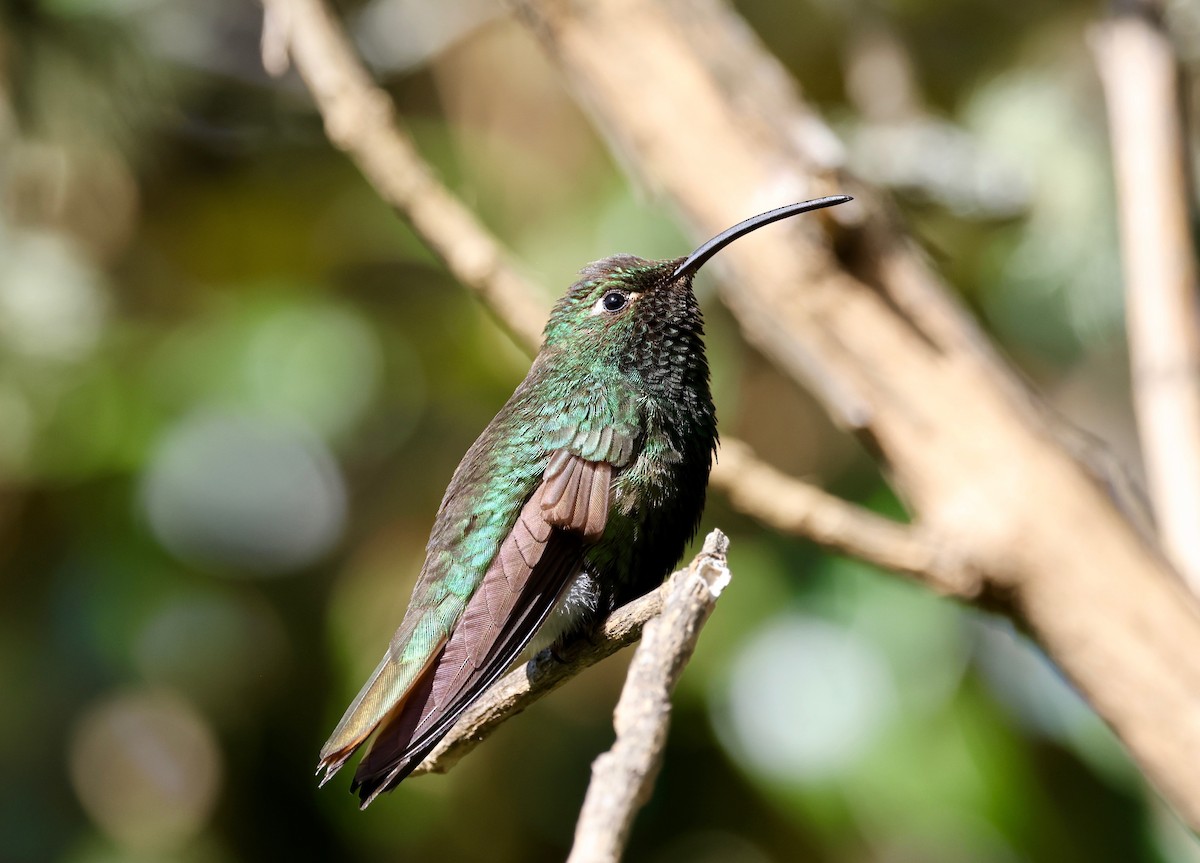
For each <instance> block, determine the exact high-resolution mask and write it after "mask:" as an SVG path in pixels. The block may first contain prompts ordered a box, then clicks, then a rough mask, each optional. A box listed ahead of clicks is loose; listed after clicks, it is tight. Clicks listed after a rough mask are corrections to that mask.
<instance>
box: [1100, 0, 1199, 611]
mask: <svg viewBox="0 0 1200 863" xmlns="http://www.w3.org/2000/svg"><path fill="white" fill-rule="evenodd" d="M1121 5H1125V6H1127V7H1128V8H1127V9H1126V11H1125V12H1124V13H1122V14H1116V15H1114V16H1112V17H1111V18H1109V19H1108V20H1107V21H1105V22H1104V23H1103V24H1100V25H1098V26H1097V27H1096V29H1095V30H1094V31H1093V32H1092V34H1091V35H1092V40H1091V41H1092V48H1093V51H1094V53H1095V56H1096V66H1097V69H1098V71H1099V73H1100V81H1101V83H1102V84H1103V86H1104V95H1105V101H1106V103H1107V107H1108V118H1109V130H1110V138H1111V139H1112V147H1113V166H1114V169H1115V174H1116V181H1117V192H1118V195H1119V199H1120V202H1121V207H1120V212H1119V216H1120V228H1121V256H1122V259H1123V263H1124V270H1125V308H1126V315H1125V317H1126V323H1127V329H1128V332H1129V350H1130V364H1131V366H1132V367H1133V396H1134V407H1135V413H1136V416H1137V425H1138V435H1139V437H1140V438H1141V442H1142V452H1143V461H1144V462H1145V466H1146V476H1147V485H1148V486H1149V491H1150V495H1151V497H1152V498H1153V501H1154V510H1155V515H1156V517H1157V521H1158V525H1159V529H1160V532H1161V533H1162V537H1163V546H1164V548H1165V549H1166V551H1167V552H1168V553H1169V554H1170V555H1171V559H1172V560H1173V561H1174V562H1175V565H1176V566H1178V567H1179V569H1180V571H1181V572H1182V573H1183V574H1184V575H1185V576H1186V577H1187V579H1188V583H1189V584H1190V585H1191V588H1192V591H1193V592H1194V593H1200V529H1197V528H1198V526H1200V306H1198V305H1197V295H1196V288H1197V284H1196V259H1195V252H1194V250H1193V239H1192V230H1191V214H1190V212H1189V205H1188V201H1189V196H1190V193H1191V184H1190V181H1189V176H1188V167H1187V154H1186V149H1185V139H1184V128H1183V122H1182V118H1181V116H1180V115H1181V111H1182V104H1183V101H1182V99H1181V95H1180V92H1179V67H1178V63H1177V62H1176V59H1175V52H1174V49H1173V48H1172V47H1171V40H1170V38H1169V36H1168V35H1167V33H1166V29H1165V27H1164V26H1163V23H1162V19H1161V16H1162V11H1163V10H1162V8H1161V4H1159V3H1156V2H1152V0H1140V2H1136V3H1129V4H1121Z"/></svg>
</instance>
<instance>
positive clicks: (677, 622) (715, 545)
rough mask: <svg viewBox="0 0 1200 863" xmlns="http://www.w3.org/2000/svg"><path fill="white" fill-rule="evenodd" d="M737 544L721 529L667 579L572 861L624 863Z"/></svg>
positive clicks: (596, 773)
mask: <svg viewBox="0 0 1200 863" xmlns="http://www.w3.org/2000/svg"><path fill="white" fill-rule="evenodd" d="M728 545H729V542H728V540H727V539H726V538H725V536H724V534H722V533H721V532H720V531H716V530H714V531H713V532H712V533H711V534H709V536H708V538H707V539H706V540H705V542H704V550H703V551H701V552H700V554H699V555H697V556H696V559H695V560H693V561H692V564H691V566H689V567H688V568H687V570H685V571H684V572H680V573H676V574H675V575H674V576H672V577H671V580H670V581H669V582H668V583H667V585H666V586H667V588H668V593H667V598H666V600H665V602H664V605H663V610H662V614H660V615H659V616H658V617H656V618H654V619H653V620H651V621H649V622H648V623H647V624H646V628H645V630H644V632H643V633H642V643H641V644H639V645H638V649H637V652H636V653H635V654H634V656H633V662H632V663H631V664H630V666H629V674H628V675H627V676H626V678H625V688H624V689H623V690H622V691H621V699H620V701H618V702H617V709H616V711H615V712H614V714H613V726H614V727H615V728H616V732H617V739H616V742H615V743H613V745H612V748H611V749H610V750H609V751H608V752H605V753H604V754H602V755H601V756H600V757H598V758H597V759H596V761H595V762H594V763H593V764H592V781H591V784H590V785H589V786H588V790H587V795H586V796H585V797H584V800H583V810H582V811H581V812H580V815H579V822H578V823H577V824H576V827H575V844H574V846H573V847H572V848H571V855H570V856H569V857H568V858H567V863H616V861H618V860H620V859H621V855H622V853H623V852H624V850H625V844H626V842H627V841H628V839H629V830H630V828H631V827H632V826H633V819H634V816H635V815H637V812H638V810H639V809H640V808H641V807H642V806H643V805H644V804H645V802H646V801H647V800H648V799H649V797H650V792H651V790H652V789H653V787H654V780H655V779H656V778H657V777H658V770H659V767H660V766H661V764H662V754H663V749H664V748H665V747H666V743H667V727H668V726H669V724H670V721H671V692H672V691H673V690H674V689H675V684H676V683H678V682H679V677H680V675H682V674H683V668H684V666H685V665H686V664H687V661H688V659H690V658H691V656H692V652H693V651H694V650H695V649H696V641H697V640H698V639H699V638H700V628H701V627H702V626H704V622H705V621H706V620H708V616H709V615H710V614H712V610H713V608H714V607H715V605H716V602H717V599H718V597H720V595H721V592H722V591H723V590H724V589H725V587H726V585H728V583H729V578H730V573H729V569H728V567H727V566H726V565H725V553H726V550H727V549H728Z"/></svg>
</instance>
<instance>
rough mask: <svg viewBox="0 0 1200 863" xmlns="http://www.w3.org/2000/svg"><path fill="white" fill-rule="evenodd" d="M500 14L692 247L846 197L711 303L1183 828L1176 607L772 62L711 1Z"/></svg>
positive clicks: (530, 7) (1183, 691)
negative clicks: (1015, 625) (726, 310)
mask: <svg viewBox="0 0 1200 863" xmlns="http://www.w3.org/2000/svg"><path fill="white" fill-rule="evenodd" d="M511 2H513V5H515V6H516V8H517V10H518V12H519V16H520V18H521V19H522V20H523V21H525V22H527V23H528V24H529V26H530V29H531V31H532V32H533V33H534V34H535V35H536V36H537V37H538V38H539V39H540V40H542V42H543V43H544V44H545V46H546V48H547V50H548V53H549V54H550V56H551V57H552V58H553V59H554V60H555V62H556V63H557V64H558V65H559V67H560V68H561V69H562V71H563V73H564V75H565V76H566V78H567V79H568V81H569V82H570V84H571V85H572V87H573V88H574V90H575V91H576V92H577V93H579V95H580V97H581V101H582V103H583V104H584V105H586V106H587V107H588V108H589V109H590V110H591V111H592V113H593V115H594V117H595V120H596V122H597V124H598V125H599V126H600V127H601V128H602V129H603V130H604V134H605V137H606V138H607V139H608V140H610V141H613V142H614V144H615V146H617V147H619V148H620V150H621V153H622V156H623V159H624V161H625V163H627V164H630V165H632V166H634V167H635V170H636V171H637V173H638V175H639V176H642V177H645V178H647V179H648V180H650V181H651V182H652V183H653V185H654V187H655V188H656V189H657V190H658V191H659V192H660V193H661V194H662V195H663V197H664V198H666V200H668V201H669V202H670V203H671V204H673V205H674V206H675V207H676V208H677V209H678V210H679V212H681V213H683V214H684V215H685V216H686V218H687V219H688V221H689V222H691V223H692V224H693V225H694V226H695V227H696V228H697V235H698V236H707V235H709V234H711V233H715V232H716V231H717V230H720V229H721V228H722V227H723V226H725V225H727V224H730V223H731V222H733V221H736V220H737V219H739V218H742V217H743V216H744V215H745V214H747V213H753V212H757V211H759V210H762V209H764V208H765V207H766V206H770V205H771V204H775V203H780V202H783V201H787V200H793V199H795V198H796V197H799V196H801V195H807V194H823V193H827V192H833V191H839V192H841V191H845V192H849V193H850V194H854V195H855V196H856V197H857V198H858V201H856V203H858V204H860V205H861V210H860V212H859V219H858V221H857V222H856V223H842V224H838V223H837V222H836V221H834V220H837V219H841V218H843V216H842V215H840V214H839V213H838V211H845V210H848V209H850V207H851V206H853V205H849V206H847V207H841V208H838V211H832V212H831V213H830V214H828V215H827V216H826V217H825V218H824V219H822V218H814V219H810V220H807V221H804V220H796V221H795V222H794V223H792V224H785V225H781V226H779V228H778V230H775V229H772V230H770V231H760V232H758V233H757V234H756V235H755V236H754V237H751V238H747V239H745V240H743V241H742V242H741V243H740V244H735V245H734V246H731V247H730V248H729V249H728V250H726V251H725V252H724V253H723V258H722V260H721V262H720V263H721V264H723V265H724V268H725V271H726V273H727V274H728V275H729V278H728V279H727V281H726V287H725V289H724V292H723V297H724V298H725V299H726V301H727V303H728V304H729V306H730V308H731V310H732V311H733V312H734V314H735V315H736V316H737V318H738V320H739V321H740V323H741V324H742V327H743V331H744V332H745V334H746V336H747V338H749V339H750V340H751V341H753V342H754V343H755V344H756V345H758V346H759V347H760V348H761V349H762V350H763V352H764V353H765V354H766V355H767V356H769V357H771V358H772V359H773V360H774V361H775V362H776V363H777V364H778V365H779V366H780V367H781V368H782V369H784V370H786V371H788V372H790V373H791V374H792V375H793V376H794V377H796V378H797V379H799V380H802V381H805V382H808V383H809V384H810V385H811V386H812V387H813V389H814V392H815V393H816V394H817V396H818V397H820V398H822V399H823V400H824V401H825V403H826V405H827V407H828V408H829V410H830V412H831V413H832V414H833V415H834V416H835V418H837V419H839V420H840V421H841V422H843V423H844V424H846V425H847V426H849V427H850V428H852V429H854V430H855V431H856V432H857V433H858V434H859V435H860V436H861V437H863V438H864V439H866V440H867V441H869V443H870V446H871V449H872V451H873V452H875V453H877V454H878V455H879V456H880V458H881V459H882V460H883V461H884V463H885V468H886V469H887V471H888V473H889V476H890V477H891V478H892V480H893V481H894V483H895V485H896V488H897V491H898V492H899V493H900V494H901V495H902V496H903V497H904V499H905V501H906V503H907V504H908V506H909V509H910V511H911V512H913V514H914V518H915V520H916V521H917V523H918V524H919V525H920V527H921V530H922V531H924V532H926V535H934V536H940V537H948V538H951V539H952V540H953V547H955V548H956V549H957V550H958V554H959V555H961V560H962V564H963V565H964V566H966V567H967V568H968V570H969V571H971V572H973V573H978V574H979V576H980V577H981V578H982V579H983V580H984V582H985V593H986V594H987V595H988V596H989V597H994V598H1002V599H1004V600H1006V601H1007V604H1008V605H1009V607H1010V608H1011V609H1012V612H1013V613H1014V614H1015V616H1017V617H1019V618H1020V619H1021V620H1022V622H1023V623H1024V624H1025V625H1026V626H1027V627H1028V628H1029V629H1030V630H1031V631H1032V632H1033V633H1034V634H1035V635H1036V637H1037V638H1038V640H1039V641H1040V643H1041V644H1042V646H1043V647H1044V648H1045V649H1046V651H1047V653H1049V654H1050V656H1051V657H1052V658H1053V659H1054V660H1055V661H1056V662H1057V663H1058V664H1059V665H1060V666H1061V667H1062V669H1063V670H1064V671H1065V672H1066V673H1067V674H1068V675H1069V676H1070V677H1071V678H1072V680H1073V681H1074V682H1075V684H1076V685H1077V686H1078V688H1079V689H1080V690H1081V691H1082V692H1083V693H1084V695H1085V696H1086V697H1087V698H1088V699H1089V701H1090V702H1091V703H1092V705H1093V706H1094V707H1095V709H1096V710H1097V711H1098V712H1099V713H1100V714H1101V715H1102V716H1103V717H1104V718H1105V720H1107V722H1108V723H1109V724H1110V725H1111V726H1112V727H1113V729H1114V730H1115V731H1116V733H1117V734H1118V735H1119V736H1120V737H1121V739H1122V740H1123V741H1124V742H1125V743H1126V745H1127V746H1128V747H1129V750H1130V752H1131V753H1132V754H1133V756H1134V757H1135V758H1136V759H1137V761H1138V762H1139V764H1140V765H1141V767H1142V769H1143V770H1144V771H1145V772H1146V774H1147V775H1148V776H1149V777H1150V778H1151V779H1152V780H1153V781H1154V782H1155V783H1156V785H1157V786H1158V787H1159V789H1160V790H1161V791H1162V792H1163V794H1164V795H1165V796H1166V797H1167V799H1168V800H1170V801H1171V802H1172V803H1173V804H1174V805H1175V806H1176V807H1177V808H1178V810H1179V811H1180V813H1181V814H1182V815H1183V816H1184V817H1185V819H1186V820H1187V821H1188V823H1190V824H1191V825H1192V826H1193V827H1200V773H1198V772H1197V771H1196V770H1195V769H1194V765H1195V764H1197V763H1200V612H1198V609H1197V606H1196V605H1195V603H1194V601H1193V600H1192V598H1191V597H1190V595H1189V594H1188V593H1187V592H1186V591H1185V590H1183V589H1182V585H1181V584H1180V582H1179V580H1178V576H1177V575H1176V574H1175V573H1174V572H1173V571H1172V570H1171V569H1170V568H1169V566H1167V565H1166V564H1165V563H1164V561H1163V559H1162V558H1161V556H1160V555H1159V554H1158V553H1157V552H1156V550H1155V549H1152V548H1150V547H1148V546H1147V545H1145V544H1144V542H1143V540H1142V538H1141V537H1140V535H1139V534H1138V532H1137V531H1136V530H1135V529H1134V528H1133V527H1132V526H1131V525H1130V523H1129V522H1128V521H1127V520H1126V519H1125V518H1124V517H1123V516H1122V514H1121V513H1120V512H1119V511H1118V510H1117V508H1116V507H1115V506H1114V505H1113V503H1112V501H1111V500H1110V499H1109V497H1108V494H1107V493H1106V492H1105V491H1104V490H1103V488H1102V486H1101V484H1099V483H1097V482H1096V481H1094V480H1093V479H1092V477H1091V476H1090V475H1089V473H1088V471H1086V470H1085V469H1084V468H1083V467H1082V466H1081V464H1080V463H1079V462H1078V461H1076V460H1075V459H1074V458H1072V456H1071V454H1070V453H1068V452H1067V451H1066V450H1065V449H1064V448H1063V447H1062V446H1061V445H1060V444H1059V442H1058V441H1059V437H1060V435H1058V434H1057V433H1056V429H1055V426H1054V424H1053V423H1052V422H1051V421H1050V420H1049V419H1048V418H1047V417H1046V415H1045V412H1044V411H1043V410H1042V409H1040V407H1039V405H1038V402H1037V399H1036V398H1035V397H1033V396H1032V395H1031V394H1030V393H1028V392H1027V391H1026V390H1025V389H1024V388H1023V387H1022V386H1021V385H1020V384H1019V383H1018V381H1017V378H1016V376H1015V375H1014V374H1013V373H1012V372H1011V371H1010V370H1009V369H1008V368H1007V367H1005V366H1004V365H1003V364H1002V363H1001V362H1000V361H999V360H998V359H997V357H996V355H995V352H994V351H993V350H992V349H991V348H990V346H989V345H988V344H987V342H986V340H985V339H983V338H982V337H981V335H980V333H979V331H978V328H977V327H976V326H975V325H974V323H973V322H972V321H971V320H970V319H969V318H968V317H967V316H966V315H965V313H964V312H963V311H962V309H961V308H960V307H959V306H958V304H957V303H956V302H955V301H954V300H953V299H952V297H951V296H950V295H949V294H948V292H946V291H945V290H944V289H943V287H942V286H941V285H940V283H939V281H938V279H937V278H936V277H935V276H934V275H933V274H932V273H931V272H930V270H929V268H928V267H927V266H926V265H925V263H924V262H923V260H922V259H921V258H920V256H919V255H917V254H915V253H914V252H913V250H912V248H911V246H910V244H909V242H908V241H907V240H906V239H905V238H904V237H903V236H902V235H900V234H899V233H897V232H896V231H895V230H894V229H893V227H892V226H891V225H890V224H889V223H888V222H887V220H886V219H885V218H884V217H883V216H882V215H881V212H882V211H881V210H880V209H879V208H876V207H874V206H872V203H871V202H872V199H873V196H872V195H871V193H870V191H869V190H864V189H861V188H860V187H859V186H858V185H857V184H855V183H853V181H851V180H849V179H847V178H844V177H839V176H838V175H837V173H836V170H834V169H831V168H830V167H829V165H828V164H826V163H822V162H821V160H820V159H817V158H814V156H813V153H812V141H813V140H814V138H821V137H822V136H820V135H818V136H814V135H812V134H800V131H801V130H809V131H810V132H811V129H812V127H813V124H814V123H817V124H819V122H820V121H819V118H816V117H815V116H814V115H813V112H812V111H811V110H810V109H809V108H807V107H806V106H804V105H803V103H802V102H801V101H800V99H799V97H798V96H797V95H796V94H795V93H794V92H790V91H789V89H788V88H786V87H781V86H779V85H778V81H779V80H781V79H784V78H786V76H785V75H783V74H782V73H781V72H779V71H778V69H776V72H775V73H772V74H764V72H763V70H766V69H769V68H771V67H777V64H776V63H775V61H774V60H773V58H771V56H770V55H769V54H768V53H767V52H766V51H765V50H763V48H762V46H761V45H759V44H758V43H757V41H756V40H755V39H754V38H753V36H752V35H751V34H749V33H748V32H747V31H746V28H745V26H744V25H743V24H740V22H739V21H738V20H737V16H736V15H735V14H734V13H733V12H732V11H731V10H730V9H729V8H728V6H727V4H726V3H724V2H721V0H592V2H588V3H569V2H563V0H511ZM615 58H619V62H616V61H615ZM752 75H755V76H760V75H761V76H763V80H766V81H769V82H771V86H770V87H767V88H765V89H762V90H759V89H756V87H755V86H754V85H753V82H752V81H751V76H752ZM630 93H637V98H636V99H630V98H629V94H630ZM822 229H823V230H822ZM831 233H837V234H838V235H839V236H840V239H841V243H840V244H839V246H840V255H835V254H834V252H833V249H832V244H831V242H830V239H829V236H828V234H831ZM843 260H845V261H848V262H849V266H844V265H843Z"/></svg>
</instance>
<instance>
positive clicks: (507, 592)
mask: <svg viewBox="0 0 1200 863" xmlns="http://www.w3.org/2000/svg"><path fill="white" fill-rule="evenodd" d="M611 478H612V466H611V465H609V464H608V463H607V462H589V461H585V460H584V459H582V458H579V457H578V456H575V455H572V454H571V453H569V452H567V451H565V450H559V451H558V452H556V453H555V454H554V456H553V457H552V458H551V460H550V463H549V465H548V466H547V468H546V471H545V473H544V475H543V478H542V484H541V485H540V486H538V488H537V490H536V491H535V492H534V494H533V496H532V497H531V498H530V499H529V500H528V501H527V502H526V504H525V506H524V507H523V508H522V510H521V513H520V515H519V516H518V517H517V521H516V523H515V524H514V526H513V529H512V530H511V531H510V532H509V535H508V536H507V537H506V538H505V540H504V542H503V543H501V545H500V548H499V550H498V551H497V553H496V556H495V558H493V560H492V563H491V565H490V566H489V567H488V569H487V572H486V573H485V574H484V576H483V580H482V582H481V583H480V585H479V587H478V589H477V590H476V591H475V593H474V595H472V597H471V599H470V600H469V601H468V602H467V605H466V608H465V609H464V610H463V614H462V617H461V618H460V619H459V621H458V623H457V624H456V625H455V628H454V631H453V632H452V633H451V634H450V638H449V639H448V640H447V642H446V645H445V647H444V648H443V650H442V652H441V653H440V654H439V655H438V656H437V658H436V659H435V660H434V661H433V662H432V663H431V664H430V667H429V668H428V669H427V670H426V671H425V672H424V673H423V674H422V676H421V677H420V678H419V679H418V680H417V681H416V682H415V683H414V685H413V687H412V689H410V690H409V692H408V693H407V694H406V696H405V697H404V699H403V700H402V701H401V702H400V703H399V704H398V705H397V706H396V708H394V709H393V710H392V712H391V713H389V714H388V716H387V717H386V718H385V719H384V721H383V722H381V723H380V730H379V733H378V735H377V736H376V738H375V740H374V741H373V743H372V745H371V748H370V750H369V751H368V753H367V755H366V756H365V757H364V758H363V760H362V762H361V763H360V764H359V766H358V770H357V771H356V772H355V776H354V784H353V785H352V786H351V789H352V790H357V791H358V793H359V796H360V797H361V798H362V801H363V806H366V805H367V804H368V803H370V802H371V800H373V799H374V798H375V797H376V796H377V795H378V794H380V793H382V792H383V791H386V790H388V789H389V788H392V787H394V786H395V785H396V783H398V782H399V781H400V780H401V779H403V778H404V777H405V776H407V775H408V774H409V772H411V771H412V769H413V768H415V767H416V766H417V764H419V763H420V761H421V759H423V758H424V757H425V756H426V755H427V754H428V753H429V751H430V750H432V749H433V747H434V746H436V745H437V743H438V741H439V740H441V738H442V737H443V736H445V734H446V732H447V731H448V730H449V728H450V726H451V725H452V724H453V723H454V721H455V720H457V718H458V717H459V715H460V714H461V713H462V712H463V710H465V709H466V707H467V706H468V705H469V704H470V703H471V702H472V701H474V700H475V698H476V697H477V696H478V695H479V694H480V693H481V692H482V691H483V690H484V689H486V688H487V687H488V686H490V685H491V683H492V682H493V681H494V680H495V679H496V678H497V677H499V676H500V675H501V674H502V673H504V671H505V670H506V669H507V668H508V667H509V666H510V665H511V664H512V663H513V661H514V660H515V659H516V657H517V656H518V655H519V654H520V652H521V650H522V649H523V648H524V647H525V645H526V644H527V643H528V642H529V640H530V638H532V637H533V634H534V633H535V632H536V631H537V629H538V627H539V626H541V624H542V622H543V621H544V620H545V619H546V616H547V615H548V614H549V613H550V611H551V609H552V608H553V607H554V603H555V602H556V601H557V599H558V597H559V596H560V595H561V593H562V591H563V589H564V588H565V587H566V585H567V584H568V583H569V582H570V580H571V578H572V577H573V576H574V575H575V574H576V573H578V571H579V565H580V559H581V557H582V553H583V545H584V542H591V541H594V540H595V539H598V538H599V537H600V535H601V534H603V533H604V526H605V523H606V521H607V517H608V502H609V486H610V481H611ZM554 528H558V529H557V530H555V529H554Z"/></svg>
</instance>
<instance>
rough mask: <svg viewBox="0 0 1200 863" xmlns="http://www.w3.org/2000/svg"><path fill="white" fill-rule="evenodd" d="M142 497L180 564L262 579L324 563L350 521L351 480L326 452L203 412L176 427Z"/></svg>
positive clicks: (278, 428) (259, 422)
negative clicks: (348, 481)
mask: <svg viewBox="0 0 1200 863" xmlns="http://www.w3.org/2000/svg"><path fill="white" fill-rule="evenodd" d="M142 499H143V502H144V506H145V508H146V511H147V515H148V516H149V519H150V524H151V527H152V528H153V530H154V533H155V535H156V536H157V537H158V539H159V540H160V541H161V542H162V543H163V545H165V546H166V547H167V548H168V549H170V550H171V552H172V553H174V554H175V555H177V556H178V557H180V558H182V559H184V560H189V561H193V562H198V563H207V564H210V565H216V566H225V567H230V568H232V569H233V570H235V571H242V572H250V573H257V574H263V575H276V574H285V573H289V572H294V571H295V570H297V569H299V568H301V567H303V566H305V565H307V564H310V563H312V562H313V561H315V560H317V559H319V558H320V557H321V556H322V555H324V554H325V553H326V552H328V551H329V549H330V548H331V547H332V546H333V544H334V543H336V542H337V540H338V539H339V538H340V537H341V534H342V530H343V527H344V525H345V520H346V491H345V487H344V484H343V481H342V476H341V473H340V472H339V470H338V467H337V465H336V464H335V463H334V460H333V457H332V456H331V455H330V453H329V451H328V450H327V449H326V447H325V446H324V444H323V443H321V441H320V440H318V439H317V438H315V436H313V435H310V434H306V433H305V432H304V430H303V429H301V428H299V427H297V426H294V425H290V424H286V423H281V422H277V421H273V420H267V419H262V418H257V417H252V416H248V415H225V414H211V413H205V414H198V415H194V416H192V417H190V418H188V419H186V420H184V421H183V422H181V423H180V424H179V425H178V426H176V427H175V428H174V429H172V430H171V431H170V432H169V433H168V434H167V436H166V438H165V440H164V441H163V442H162V444H161V445H160V447H159V448H158V451H157V452H156V453H155V454H154V456H153V458H152V459H151V462H150V466H149V468H148V471H147V473H146V477H145V480H144V486H143V495H142Z"/></svg>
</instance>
